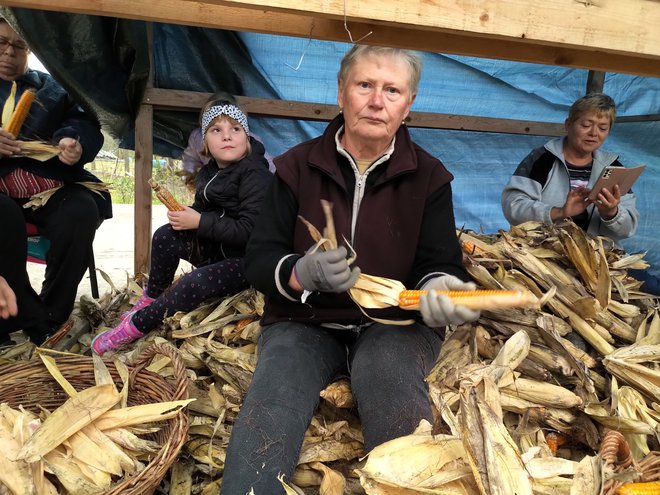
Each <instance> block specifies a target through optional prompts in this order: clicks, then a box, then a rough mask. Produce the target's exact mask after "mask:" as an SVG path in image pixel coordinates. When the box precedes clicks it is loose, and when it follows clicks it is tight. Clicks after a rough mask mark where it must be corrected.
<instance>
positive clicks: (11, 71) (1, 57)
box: [0, 22, 30, 81]
mask: <svg viewBox="0 0 660 495" xmlns="http://www.w3.org/2000/svg"><path fill="white" fill-rule="evenodd" d="M29 52H30V50H29V48H28V46H27V44H26V43H25V40H24V39H23V38H21V37H20V36H19V35H18V34H17V33H16V31H14V30H13V29H12V28H11V26H9V24H7V23H6V22H0V79H4V80H5V81H14V80H15V79H17V78H18V77H19V76H21V75H23V74H24V73H25V71H26V70H27V66H28V54H29Z"/></svg>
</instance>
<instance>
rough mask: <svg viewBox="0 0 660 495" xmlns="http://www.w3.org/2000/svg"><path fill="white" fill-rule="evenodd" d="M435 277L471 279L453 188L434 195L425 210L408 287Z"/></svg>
mask: <svg viewBox="0 0 660 495" xmlns="http://www.w3.org/2000/svg"><path fill="white" fill-rule="evenodd" d="M436 273H446V274H448V275H454V276H456V277H458V278H460V279H461V280H463V281H469V280H470V277H469V275H468V273H467V271H466V270H465V267H464V266H463V254H462V252H461V247H460V244H459V243H458V238H457V237H456V221H455V219H454V205H453V199H452V190H451V184H445V185H444V186H442V187H441V188H440V189H438V191H436V192H435V193H433V194H431V195H430V196H429V198H428V199H427V201H426V205H425V207H424V216H423V217H422V229H421V233H420V237H419V242H418V245H417V255H416V257H415V263H414V266H413V273H412V277H411V280H410V281H409V284H410V285H408V286H409V287H416V286H418V285H419V284H420V282H425V281H426V280H427V279H428V278H430V276H434V275H433V274H436Z"/></svg>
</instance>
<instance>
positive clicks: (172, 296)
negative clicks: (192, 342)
mask: <svg viewBox="0 0 660 495" xmlns="http://www.w3.org/2000/svg"><path fill="white" fill-rule="evenodd" d="M222 258H223V256H222V249H221V246H220V245H219V244H218V243H213V242H209V241H200V240H199V239H198V237H197V233H196V232H195V231H193V230H174V229H173V228H172V226H171V225H170V224H166V225H163V226H162V227H159V228H158V229H157V230H156V232H155V233H154V236H153V239H152V243H151V269H150V270H149V282H148V283H147V295H148V296H149V297H153V298H156V300H155V301H154V302H152V303H151V304H150V305H149V306H147V307H146V308H143V309H141V310H139V311H137V312H136V313H135V314H134V315H133V324H134V325H135V327H136V328H137V329H138V330H139V331H141V332H142V333H146V332H149V331H151V330H153V329H154V328H156V327H157V326H158V325H160V324H161V323H162V321H163V318H164V317H166V316H172V315H173V314H174V313H175V312H176V311H190V310H192V309H194V308H196V307H197V306H199V305H200V304H201V303H203V302H204V301H206V300H208V299H212V298H215V297H224V296H227V295H230V294H236V293H238V292H240V291H242V290H244V289H247V288H248V287H249V286H250V283H249V282H248V281H247V279H246V278H245V270H244V268H243V260H242V259H240V258H228V259H222ZM180 259H184V260H186V261H189V262H190V263H192V264H193V265H195V266H196V268H195V269H194V270H193V271H191V272H190V273H187V274H185V275H183V276H182V277H181V278H180V279H179V280H177V282H176V283H175V284H174V285H171V284H172V280H173V279H174V274H175V273H176V269H177V267H178V266H179V260H180Z"/></svg>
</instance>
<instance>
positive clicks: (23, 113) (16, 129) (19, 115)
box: [5, 89, 36, 137]
mask: <svg viewBox="0 0 660 495" xmlns="http://www.w3.org/2000/svg"><path fill="white" fill-rule="evenodd" d="M35 97H36V93H35V92H34V91H32V90H30V89H28V90H26V91H25V92H23V94H22V95H21V98H20V99H19V100H18V104H17V105H16V108H14V112H13V113H12V114H11V117H10V118H9V122H7V125H6V126H5V131H7V132H9V133H10V134H13V135H14V136H16V137H18V134H19V133H20V132H21V127H23V122H25V119H26V118H27V116H28V113H29V112H30V106H32V102H33V101H34V99H35Z"/></svg>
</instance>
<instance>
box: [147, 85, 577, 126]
mask: <svg viewBox="0 0 660 495" xmlns="http://www.w3.org/2000/svg"><path fill="white" fill-rule="evenodd" d="M210 96H211V93H197V92H194V91H182V90H173V89H160V88H149V89H147V90H146V91H145V93H144V98H143V100H142V102H143V103H145V104H149V105H153V106H154V107H155V108H165V109H169V110H182V111H183V110H195V111H197V110H199V109H200V108H202V106H204V104H205V103H206V101H207V100H208V98H209V97H210ZM236 99H237V100H238V102H239V103H240V104H241V106H243V107H244V108H245V110H246V111H247V112H248V113H249V114H250V115H267V116H270V117H277V118H285V119H297V120H320V121H328V120H331V119H333V118H334V117H335V116H336V115H337V106H336V105H327V104H321V103H304V102H299V101H288V100H270V99H264V98H252V97H245V96H237V97H236ZM406 124H407V125H408V126H409V127H424V128H429V129H454V130H463V131H477V132H503V133H508V134H528V135H539V136H563V135H564V125H563V124H554V123H550V122H531V121H526V120H513V119H496V118H490V117H470V116H464V115H450V114H442V113H430V112H411V113H410V115H409V116H408V119H407V121H406Z"/></svg>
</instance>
